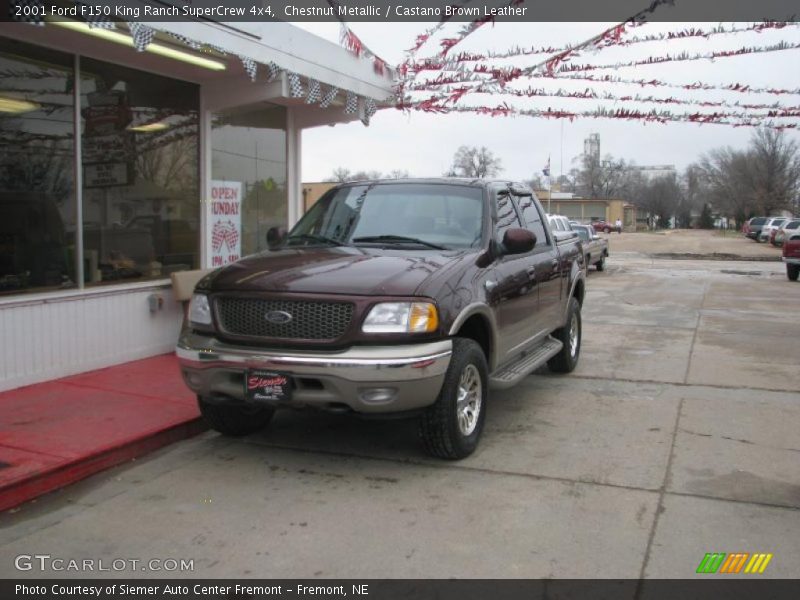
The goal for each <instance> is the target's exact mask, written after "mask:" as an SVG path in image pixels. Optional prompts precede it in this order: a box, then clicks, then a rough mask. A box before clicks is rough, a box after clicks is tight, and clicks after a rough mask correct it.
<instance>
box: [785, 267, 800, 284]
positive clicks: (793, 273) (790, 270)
mask: <svg viewBox="0 0 800 600" xmlns="http://www.w3.org/2000/svg"><path fill="white" fill-rule="evenodd" d="M798 275H800V265H786V277H788V278H789V281H797V276H798Z"/></svg>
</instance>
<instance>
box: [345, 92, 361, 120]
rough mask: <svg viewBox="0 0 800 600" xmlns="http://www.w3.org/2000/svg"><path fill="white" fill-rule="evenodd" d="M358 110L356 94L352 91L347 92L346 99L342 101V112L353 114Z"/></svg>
mask: <svg viewBox="0 0 800 600" xmlns="http://www.w3.org/2000/svg"><path fill="white" fill-rule="evenodd" d="M357 112H358V96H356V95H355V94H354V93H353V92H347V100H346V101H345V103H344V114H346V115H354V114H356V113H357Z"/></svg>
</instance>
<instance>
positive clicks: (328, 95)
mask: <svg viewBox="0 0 800 600" xmlns="http://www.w3.org/2000/svg"><path fill="white" fill-rule="evenodd" d="M338 95H339V88H338V87H332V88H330V89H329V90H328V91H327V92H325V95H324V96H323V97H322V100H320V103H319V107H320V108H328V107H329V106H330V105H331V104H333V101H334V100H336V96H338Z"/></svg>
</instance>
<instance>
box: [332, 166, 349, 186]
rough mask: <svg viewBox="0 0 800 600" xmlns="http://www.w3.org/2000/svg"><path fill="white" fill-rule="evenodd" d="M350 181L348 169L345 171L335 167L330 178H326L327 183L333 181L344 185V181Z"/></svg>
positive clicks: (342, 168)
mask: <svg viewBox="0 0 800 600" xmlns="http://www.w3.org/2000/svg"><path fill="white" fill-rule="evenodd" d="M350 180H351V174H350V169H345V168H344V167H336V168H335V169H334V170H333V173H331V176H330V177H328V179H327V181H335V182H337V183H344V182H345V181H350Z"/></svg>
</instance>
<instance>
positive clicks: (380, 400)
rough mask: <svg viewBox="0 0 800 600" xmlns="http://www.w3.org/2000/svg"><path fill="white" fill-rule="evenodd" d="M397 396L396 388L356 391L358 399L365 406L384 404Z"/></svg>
mask: <svg viewBox="0 0 800 600" xmlns="http://www.w3.org/2000/svg"><path fill="white" fill-rule="evenodd" d="M395 396H397V388H362V389H360V390H358V397H359V399H360V400H361V401H362V402H364V403H365V404H385V403H387V402H391V401H392V400H394V399H395Z"/></svg>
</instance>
